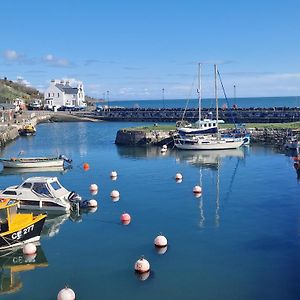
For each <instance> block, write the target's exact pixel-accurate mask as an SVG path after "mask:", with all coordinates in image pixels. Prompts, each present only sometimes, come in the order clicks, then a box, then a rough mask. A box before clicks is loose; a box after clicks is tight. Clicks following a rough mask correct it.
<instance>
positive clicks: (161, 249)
mask: <svg viewBox="0 0 300 300" xmlns="http://www.w3.org/2000/svg"><path fill="white" fill-rule="evenodd" d="M155 249H156V252H157V254H159V255H163V254H165V253H166V252H167V250H168V246H165V247H155Z"/></svg>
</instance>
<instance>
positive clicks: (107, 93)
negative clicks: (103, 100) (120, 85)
mask: <svg viewBox="0 0 300 300" xmlns="http://www.w3.org/2000/svg"><path fill="white" fill-rule="evenodd" d="M106 96H107V108H108V110H109V91H106Z"/></svg>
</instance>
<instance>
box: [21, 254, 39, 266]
mask: <svg viewBox="0 0 300 300" xmlns="http://www.w3.org/2000/svg"><path fill="white" fill-rule="evenodd" d="M36 255H37V254H36V253H33V254H24V261H25V262H26V263H27V264H30V263H34V262H35V258H36Z"/></svg>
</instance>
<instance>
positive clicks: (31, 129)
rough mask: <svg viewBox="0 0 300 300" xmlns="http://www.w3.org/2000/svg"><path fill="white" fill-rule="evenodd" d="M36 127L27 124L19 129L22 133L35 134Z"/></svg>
mask: <svg viewBox="0 0 300 300" xmlns="http://www.w3.org/2000/svg"><path fill="white" fill-rule="evenodd" d="M35 132H36V129H35V127H34V126H33V125H32V124H26V125H24V126H23V128H21V129H19V134H20V135H35Z"/></svg>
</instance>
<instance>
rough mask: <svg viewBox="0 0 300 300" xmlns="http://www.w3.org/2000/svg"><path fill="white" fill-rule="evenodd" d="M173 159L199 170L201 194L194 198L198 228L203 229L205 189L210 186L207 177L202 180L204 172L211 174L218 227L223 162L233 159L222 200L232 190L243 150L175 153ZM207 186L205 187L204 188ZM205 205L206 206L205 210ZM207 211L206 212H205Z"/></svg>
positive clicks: (204, 220)
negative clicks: (198, 217) (197, 204)
mask: <svg viewBox="0 0 300 300" xmlns="http://www.w3.org/2000/svg"><path fill="white" fill-rule="evenodd" d="M174 153H175V157H176V161H177V162H180V163H188V164H190V165H192V166H195V167H197V168H199V185H200V186H201V187H202V189H203V192H202V193H201V194H196V195H195V197H196V198H199V211H200V220H199V226H200V227H204V226H205V222H206V217H205V215H207V214H208V211H209V207H208V206H209V205H210V203H209V201H207V200H209V199H208V197H207V195H208V192H207V187H208V186H209V185H210V184H209V183H208V182H207V180H209V176H206V178H205V179H206V180H203V173H204V172H211V173H212V175H213V176H212V177H211V178H212V179H213V183H212V185H213V186H214V188H213V189H214V190H215V204H214V209H213V210H214V226H215V227H219V226H220V221H221V216H220V171H221V166H222V163H223V161H224V160H227V159H230V160H232V159H234V160H235V162H234V163H233V170H232V175H231V178H230V181H229V185H228V186H227V191H224V193H222V196H223V199H225V198H227V197H228V196H229V195H230V193H231V190H232V186H233V182H234V178H235V175H236V172H237V169H238V166H239V163H240V161H241V160H243V159H244V158H245V149H244V148H239V149H232V150H216V151H176V152H174ZM205 185H207V187H206V186H205ZM205 205H206V206H207V207H206V208H205ZM206 210H207V212H206Z"/></svg>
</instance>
